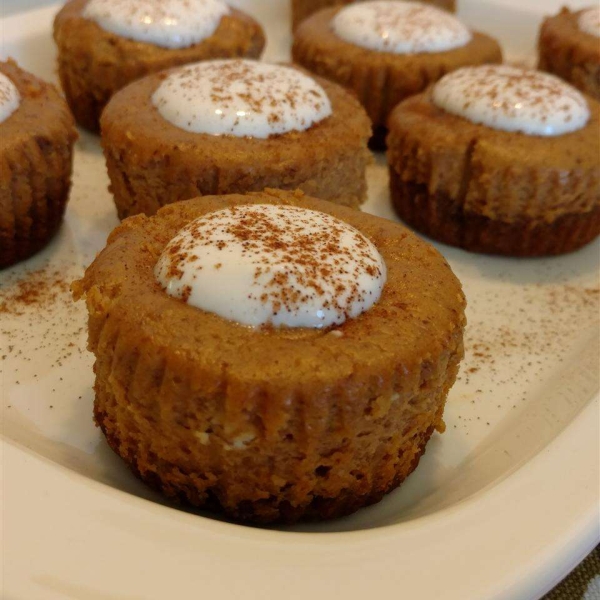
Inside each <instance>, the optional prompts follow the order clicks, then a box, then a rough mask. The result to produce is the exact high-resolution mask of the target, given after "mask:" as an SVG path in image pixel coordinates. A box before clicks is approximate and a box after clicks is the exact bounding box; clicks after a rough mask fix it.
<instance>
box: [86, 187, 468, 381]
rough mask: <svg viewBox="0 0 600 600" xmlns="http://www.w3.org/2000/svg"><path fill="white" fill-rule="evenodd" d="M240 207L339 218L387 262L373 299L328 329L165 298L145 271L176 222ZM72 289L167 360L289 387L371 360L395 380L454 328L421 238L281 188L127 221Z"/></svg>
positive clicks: (447, 283)
mask: <svg viewBox="0 0 600 600" xmlns="http://www.w3.org/2000/svg"><path fill="white" fill-rule="evenodd" d="M244 204H272V205H276V206H281V205H286V206H298V207H303V208H307V209H310V210H316V211H319V212H322V213H325V214H328V215H331V216H333V217H336V218H338V219H341V220H343V221H345V222H346V223H348V224H350V225H352V226H353V227H355V228H356V229H358V230H359V231H360V232H361V233H362V234H363V235H364V236H365V237H366V238H368V239H369V240H370V241H371V242H372V243H373V244H374V245H375V246H376V248H377V250H378V251H379V253H380V254H381V256H382V257H383V259H384V260H385V263H386V265H387V283H386V285H385V287H384V290H383V293H382V295H381V298H380V300H379V302H377V303H376V304H375V305H374V306H372V307H371V308H370V309H369V310H368V311H366V312H364V313H362V314H361V315H359V316H357V317H356V318H353V319H349V320H347V321H345V322H344V323H343V324H342V325H340V326H339V327H336V328H335V329H334V331H333V332H332V331H331V330H329V329H324V330H317V329H311V328H303V327H301V328H262V329H258V330H256V329H252V328H248V327H245V326H241V325H239V324H236V323H234V322H232V321H230V320H227V319H224V318H223V317H221V316H218V315H216V314H214V313H210V312H206V311H203V310H200V309H198V308H195V307H193V306H190V305H188V304H186V303H184V302H182V301H181V300H178V299H176V298H172V297H170V296H168V295H167V294H166V293H165V292H164V290H163V289H162V287H161V286H160V285H159V283H158V282H157V281H156V278H155V276H154V269H155V267H156V264H157V261H158V258H159V256H160V254H161V253H162V252H163V250H164V249H165V247H166V246H167V244H168V243H169V242H170V241H171V240H172V239H173V237H174V236H175V235H176V233H177V232H178V231H179V230H180V229H181V228H182V227H184V226H185V225H187V224H189V223H190V222H191V221H193V220H194V219H196V218H198V217H201V216H202V215H206V214H209V213H211V212H213V211H215V210H219V209H224V208H227V207H231V206H239V205H244ZM76 291H77V293H78V294H80V295H81V294H84V293H85V294H87V296H88V299H89V298H90V297H93V298H94V299H95V301H97V300H99V299H101V298H102V303H103V304H105V303H109V305H110V306H108V305H107V306H106V309H108V310H110V312H111V314H112V315H113V316H115V318H119V319H120V320H121V321H122V322H123V323H124V326H127V328H128V329H131V330H132V331H137V332H138V335H139V337H140V343H141V344H143V343H144V339H145V338H146V337H147V336H151V337H152V339H153V343H154V344H155V345H159V346H160V347H163V348H165V349H166V351H167V352H169V351H170V349H173V351H174V352H175V354H174V356H173V358H174V360H183V361H191V363H195V364H197V365H204V364H207V363H210V364H223V365H226V367H225V368H227V369H228V371H229V372H231V373H235V374H236V378H239V379H240V381H241V380H244V381H245V382H246V383H248V384H251V382H252V381H256V380H257V379H260V380H265V379H267V380H269V381H272V382H273V385H275V384H277V382H280V383H281V384H282V385H289V386H290V387H291V388H294V389H295V388H296V387H297V386H298V385H302V382H303V381H314V378H315V377H316V378H318V379H319V380H321V381H323V382H326V381H330V380H331V381H334V380H335V381H339V380H340V378H344V377H352V373H353V372H354V371H355V370H357V369H359V370H363V371H369V370H370V369H371V366H372V365H375V364H376V365H377V369H376V370H377V372H378V373H379V374H380V376H384V374H385V376H389V377H390V378H392V379H394V378H396V377H398V378H401V377H402V376H403V374H402V372H397V368H398V367H397V365H398V364H400V365H402V369H406V370H407V372H408V370H414V369H415V368H418V367H417V365H420V364H421V363H422V361H423V357H431V359H432V360H437V358H438V357H439V355H440V352H442V351H443V349H444V348H446V347H447V343H448V340H449V339H450V338H451V336H452V335H453V334H454V333H455V332H456V328H462V327H463V324H464V323H463V322H464V303H465V302H464V296H463V294H462V291H461V286H460V283H459V282H458V280H457V279H456V277H455V276H454V275H453V273H452V271H451V270H450V268H449V267H448V265H447V263H446V262H445V260H444V259H443V258H442V257H441V256H440V254H439V253H438V252H437V251H436V250H435V249H434V248H432V247H431V246H430V245H429V244H427V243H426V242H424V241H422V240H420V239H419V238H418V237H417V236H415V235H413V234H412V233H410V232H409V231H408V230H406V229H404V228H403V227H402V226H400V225H398V224H396V223H392V222H391V221H387V220H384V219H380V218H377V217H373V216H370V215H366V214H361V213H357V212H355V211H352V210H350V209H346V208H343V207H340V206H336V205H333V204H331V203H328V202H324V201H320V200H315V199H312V198H307V197H303V196H302V195H295V194H292V193H287V192H275V191H273V192H267V193H257V194H249V195H247V196H239V195H235V196H221V197H203V198H202V199H195V200H190V201H185V202H179V203H176V204H173V205H169V206H167V207H165V208H163V209H161V210H160V211H159V213H158V214H157V215H156V216H155V217H152V218H147V217H144V216H136V217H132V218H130V219H127V220H126V221H124V222H123V224H122V225H121V226H120V227H118V228H117V229H116V230H115V231H114V232H113V233H112V234H111V236H110V238H109V241H108V246H107V248H106V249H105V250H104V251H103V252H102V253H101V254H100V256H99V257H98V258H97V259H96V261H95V262H94V263H93V264H92V265H91V266H90V267H89V269H88V270H87V272H86V275H85V277H84V279H83V280H82V281H81V282H79V283H78V284H76Z"/></svg>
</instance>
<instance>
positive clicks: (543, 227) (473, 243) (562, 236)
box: [390, 168, 600, 256]
mask: <svg viewBox="0 0 600 600" xmlns="http://www.w3.org/2000/svg"><path fill="white" fill-rule="evenodd" d="M390 192H391V198H392V202H393V204H394V208H395V209H396V213H397V214H398V216H399V217H400V218H401V219H402V220H403V221H404V222H405V223H407V224H408V225H410V226H411V227H413V228H414V229H416V230H417V231H419V232H421V233H424V234H425V235H427V236H429V237H431V238H433V239H435V240H438V241H440V242H443V243H445V244H449V245H451V246H458V247H459V248H464V249H465V250H470V251H472V252H481V253H484V254H502V255H506V256H548V255H555V254H566V253H568V252H573V251H574V250H577V249H579V248H581V247H583V246H585V245H586V244H588V243H589V242H591V241H592V240H593V239H594V238H596V237H597V236H598V235H599V234H600V207H597V208H595V209H594V210H592V211H589V212H586V213H575V214H566V215H563V216H561V217H559V218H557V219H556V220H554V221H552V222H550V223H547V222H544V221H541V220H532V219H521V220H519V221H514V222H512V223H508V222H504V221H496V220H493V219H490V218H488V217H485V216H482V215H478V214H474V213H466V212H464V211H463V210H462V207H461V206H460V205H457V204H456V202H455V201H453V200H452V199H451V198H450V197H449V196H448V195H447V194H444V193H434V194H430V193H429V191H428V188H427V185H425V184H422V183H414V182H411V181H403V180H402V179H401V177H400V176H399V175H398V174H397V173H396V171H395V170H394V169H393V168H390Z"/></svg>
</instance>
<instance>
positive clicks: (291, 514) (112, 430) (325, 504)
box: [94, 390, 442, 524]
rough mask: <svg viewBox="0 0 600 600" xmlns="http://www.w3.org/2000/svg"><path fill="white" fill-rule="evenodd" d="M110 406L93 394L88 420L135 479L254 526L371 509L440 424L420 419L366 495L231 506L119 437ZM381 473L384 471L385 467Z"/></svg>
mask: <svg viewBox="0 0 600 600" xmlns="http://www.w3.org/2000/svg"><path fill="white" fill-rule="evenodd" d="M114 401H115V399H114V397H113V398H111V397H110V395H106V394H102V393H98V390H96V400H95V403H94V419H95V421H96V424H97V425H98V426H99V427H100V429H101V430H102V432H103V433H104V436H105V437H106V440H107V442H108V445H109V446H110V447H111V449H112V450H113V451H114V452H115V453H116V454H117V455H118V456H120V457H121V458H122V459H123V460H124V461H125V463H126V464H127V466H128V467H129V469H130V470H131V471H132V472H133V474H134V475H135V476H136V477H138V478H139V479H141V480H142V481H143V482H144V483H145V484H146V485H148V486H149V487H151V488H152V489H154V490H156V491H158V492H160V493H162V494H163V495H165V496H166V497H167V498H169V500H171V501H172V502H173V503H174V504H183V505H185V504H187V505H192V506H195V507H197V508H202V509H206V510H209V511H212V512H215V513H225V514H226V515H227V516H229V517H230V518H232V519H234V520H237V521H244V522H248V523H257V524H261V523H262V524H266V523H282V524H285V523H287V524H290V523H295V522H297V521H299V520H302V521H323V520H327V519H334V518H338V517H343V516H345V515H349V514H352V513H354V512H356V511H357V510H358V509H360V508H363V507H365V506H370V505H371V504H376V503H377V502H379V501H380V500H381V499H382V498H383V497H384V496H385V495H386V494H388V493H390V492H392V491H393V490H395V489H396V488H397V487H398V486H400V484H401V483H402V482H403V481H404V480H405V479H406V478H407V477H408V476H409V475H410V474H411V473H412V472H413V471H414V470H415V469H416V468H417V466H418V465H419V461H420V460H421V457H422V456H423V454H424V453H425V447H426V446H427V442H428V441H429V438H430V437H431V435H432V434H433V432H434V430H435V429H436V427H438V428H439V427H440V424H441V423H442V421H441V414H442V411H439V413H437V414H436V415H434V418H433V419H425V420H424V421H423V422H422V423H419V425H418V426H416V427H414V428H413V429H412V430H411V431H410V433H409V434H408V435H407V436H406V441H405V443H404V444H403V445H402V446H401V448H400V450H399V452H398V459H399V460H398V462H397V463H396V464H395V465H394V467H393V469H392V470H391V477H388V478H381V479H378V480H377V481H375V482H374V484H373V485H372V486H371V487H370V489H368V490H365V491H363V490H359V489H345V490H343V491H342V492H341V493H340V494H338V495H337V496H335V497H331V498H328V497H325V496H314V497H313V498H312V500H311V501H310V502H309V503H307V504H303V505H298V506H293V505H292V504H291V503H290V502H289V501H287V500H285V499H283V498H280V497H277V496H271V497H269V498H268V499H263V500H254V501H252V500H242V501H240V502H239V503H238V504H236V505H231V504H229V503H225V502H223V501H222V500H221V498H220V495H219V492H218V490H217V489H216V488H215V489H211V488H208V489H207V488H205V487H204V486H200V487H199V486H198V485H197V481H198V480H200V481H204V477H203V475H202V474H201V473H183V472H182V471H181V469H180V468H179V467H178V465H177V464H175V463H172V462H169V461H166V460H164V459H161V458H159V457H157V456H155V455H153V454H152V453H151V452H150V453H149V452H148V448H147V447H146V446H145V443H144V440H143V439H141V438H137V437H136V435H135V430H128V431H127V432H126V433H124V432H123V431H122V429H120V428H119V426H118V425H117V424H116V423H115V422H114V421H113V420H112V419H111V418H110V417H109V416H108V413H107V412H106V410H107V408H108V406H109V405H110V404H112V403H114ZM108 410H110V408H108ZM392 460H393V457H391V456H390V457H389V462H390V463H391V462H392ZM385 471H389V467H388V469H385Z"/></svg>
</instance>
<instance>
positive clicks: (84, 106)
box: [54, 0, 265, 132]
mask: <svg viewBox="0 0 600 600" xmlns="http://www.w3.org/2000/svg"><path fill="white" fill-rule="evenodd" d="M89 1H90V0H69V1H68V2H67V3H66V4H65V5H64V6H63V7H62V9H61V10H60V12H59V13H58V14H57V15H56V18H55V21H54V40H55V42H56V45H57V48H58V73H59V75H60V80H61V84H62V87H63V90H64V92H65V95H66V98H67V102H68V103H69V106H70V107H71V110H72V112H73V114H74V115H75V119H76V120H77V122H78V123H79V124H80V125H81V126H83V127H85V128H86V129H89V130H90V131H94V132H97V131H99V119H100V115H101V113H102V110H103V109H104V107H105V106H106V104H107V102H108V101H109V100H110V98H111V97H112V96H113V95H114V94H115V93H116V92H117V91H118V90H120V89H122V88H123V87H125V86H126V85H127V84H129V83H131V82H132V81H135V80H136V79H140V78H141V77H143V76H145V75H148V74H150V73H156V72H159V71H163V70H164V69H168V68H171V67H175V66H178V65H183V64H188V63H193V62H196V61H200V60H210V59H215V58H234V57H248V58H259V57H260V55H261V54H262V51H263V48H264V45H265V36H264V32H263V30H262V27H261V26H260V24H259V23H258V22H257V21H255V20H254V19H253V18H252V17H250V16H249V15H247V14H245V13H243V12H241V11H239V10H237V9H234V8H231V9H230V11H229V13H228V14H226V15H224V16H223V17H222V19H221V20H220V22H219V24H218V27H217V28H216V30H215V31H214V33H212V34H211V35H209V36H208V37H206V38H204V39H202V40H200V41H198V42H197V43H193V44H191V45H188V46H184V47H164V46H161V45H158V44H155V43H151V42H148V41H139V40H137V39H130V38H128V37H125V36H123V35H119V34H117V33H114V32H112V31H109V30H107V29H104V28H103V27H101V26H100V25H99V24H98V23H97V22H96V21H95V20H93V19H90V18H87V17H86V16H85V9H86V6H87V5H88V3H89ZM120 1H121V2H122V3H131V5H132V6H134V5H135V4H136V3H140V0H120ZM181 1H182V0H178V2H179V3H181ZM146 3H148V2H147V0H143V1H142V4H146ZM168 4H169V3H168V2H167V3H166V4H165V5H164V6H165V7H168ZM160 8H161V7H159V8H158V9H156V8H155V9H153V10H159V9H160Z"/></svg>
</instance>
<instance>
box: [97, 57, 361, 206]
mask: <svg viewBox="0 0 600 600" xmlns="http://www.w3.org/2000/svg"><path fill="white" fill-rule="evenodd" d="M253 64H254V67H253V68H252V69H250V66H252V65H250V63H249V62H248V61H231V62H228V63H227V64H226V65H221V66H219V69H220V75H219V73H217V76H216V77H215V81H216V83H214V82H212V83H210V84H208V85H207V86H205V88H207V89H208V88H209V87H210V86H214V88H211V89H214V90H216V91H214V94H213V92H211V91H210V90H209V92H207V94H209V95H210V97H209V98H208V99H207V98H205V100H208V101H210V102H213V101H215V102H218V99H219V98H223V97H224V98H225V100H224V102H225V104H226V105H227V109H228V110H230V111H231V110H234V111H235V109H237V108H238V106H239V105H242V104H243V105H245V106H246V112H245V113H244V114H246V117H244V118H241V119H238V121H241V123H239V122H231V125H232V127H237V126H243V124H244V123H243V121H244V120H245V119H246V120H248V119H250V120H251V118H253V117H256V118H262V117H265V116H266V117H267V118H268V122H267V123H265V126H267V125H268V126H269V127H271V128H273V130H274V131H276V130H278V129H277V127H278V126H280V125H282V124H283V123H284V118H283V116H282V114H281V111H280V110H279V104H278V103H277V102H275V104H274V105H273V93H274V92H273V87H272V85H271V84H262V83H260V81H261V79H260V78H261V77H262V75H261V74H258V75H255V74H253V73H252V72H251V71H253V70H254V69H255V68H256V69H258V68H260V69H266V68H270V67H271V65H265V64H264V63H260V64H257V63H253ZM204 65H205V66H207V64H204ZM215 68H216V67H215ZM282 68H283V69H285V70H286V71H290V70H291V69H288V68H284V67H282ZM294 72H296V71H294ZM179 73H182V71H176V70H173V71H169V72H166V73H162V74H157V75H151V76H149V77H147V78H144V79H142V80H140V81H138V82H136V83H134V84H132V85H130V86H128V87H127V88H126V89H124V90H122V91H121V92H119V93H117V94H116V95H115V96H114V97H113V99H112V100H111V102H110V103H109V105H108V106H107V108H106V110H105V111H104V114H103V116H102V146H103V148H104V154H105V157H106V164H107V167H108V174H109V177H110V181H111V187H110V189H111V192H112V194H113V196H114V200H115V204H116V206H117V211H118V214H119V217H120V218H124V217H127V216H130V215H134V214H137V213H140V212H143V213H145V214H147V215H151V214H154V213H155V212H156V211H157V210H158V209H159V208H160V207H161V206H163V205H164V204H168V203H171V202H176V201H179V200H187V199H189V198H193V197H196V196H200V195H202V196H204V195H214V194H230V193H245V192H248V191H261V190H263V189H265V188H268V187H271V188H279V189H301V190H303V191H304V192H305V193H306V194H310V195H313V196H315V197H318V198H322V199H324V200H330V201H332V202H337V203H342V204H346V205H349V206H352V207H358V206H359V205H360V204H361V203H362V202H363V201H364V199H365V197H366V190H367V185H366V172H365V170H366V166H367V165H368V164H369V163H370V161H371V160H372V158H371V154H370V152H369V150H368V148H367V141H368V139H369V136H370V131H371V128H370V124H369V119H368V117H367V115H366V114H365V112H364V110H363V109H362V107H361V106H360V104H359V103H358V102H357V101H356V100H355V99H354V98H353V97H352V96H351V95H350V94H348V93H347V92H346V91H345V90H344V89H342V88H340V87H339V86H336V85H335V84H332V83H330V82H328V81H324V80H321V79H318V78H315V80H314V86H315V87H316V88H321V92H322V95H325V96H326V98H325V100H326V101H328V102H330V104H331V114H330V115H329V116H328V117H326V118H322V119H321V120H319V121H318V122H315V123H314V124H313V125H312V126H310V127H309V128H308V129H305V130H290V131H286V132H283V133H275V134H273V135H269V136H268V137H263V138H259V137H253V136H252V135H241V134H243V133H244V132H243V131H242V132H241V134H240V135H233V134H230V133H227V132H230V130H229V129H227V130H223V131H226V133H225V134H223V135H221V134H219V135H215V134H214V131H215V130H210V132H209V133H203V132H198V131H190V130H188V129H185V128H184V127H187V126H188V124H189V121H187V119H181V114H182V112H181V110H175V109H173V110H172V114H173V115H174V118H176V119H179V121H180V123H179V124H180V125H181V127H180V126H179V125H176V124H174V123H173V122H171V121H169V120H168V119H167V118H165V117H164V116H163V115H162V114H161V112H160V110H162V109H164V102H163V101H162V100H161V101H160V102H159V106H158V107H157V106H156V105H155V103H154V102H153V97H154V95H155V94H156V93H157V91H158V89H159V87H161V86H162V85H163V83H164V82H165V81H166V79H167V78H168V76H169V75H170V74H173V75H174V76H177V75H178V74H179ZM190 77H191V81H190V82H189V83H190V85H192V84H195V83H197V81H198V80H194V77H195V75H191V76H190ZM230 78H234V79H235V81H237V85H240V82H241V81H242V79H244V80H247V81H248V82H249V86H250V87H249V89H250V91H251V92H252V93H253V94H254V96H252V98H251V99H250V100H248V99H249V98H250V93H248V94H246V95H242V96H243V97H242V96H240V95H239V94H238V96H235V98H234V99H235V103H234V104H235V106H234V104H232V101H231V98H232V97H231V96H230V95H229V91H228V90H229V89H230V88H229V86H228V84H227V82H228V81H229V79H230ZM307 79H308V78H307ZM165 85H166V84H165ZM199 85H200V84H199ZM201 85H204V84H201ZM311 91H312V92H315V90H314V89H313V90H311ZM183 93H184V94H187V98H188V99H189V100H190V102H189V103H188V104H187V105H186V107H185V108H186V110H188V111H189V112H190V113H193V114H192V116H190V119H192V118H193V117H196V118H199V115H198V114H197V112H198V111H197V110H196V108H195V106H196V105H197V102H196V101H195V97H194V96H193V94H192V92H189V90H187V89H185V87H184V90H183ZM306 97H307V96H306V95H305V94H301V95H299V94H298V93H297V91H294V93H292V94H287V95H285V94H284V95H283V96H282V97H281V100H282V102H283V103H284V104H285V105H286V107H287V109H289V110H293V108H294V106H296V108H297V107H298V106H299V104H300V101H301V100H302V101H303V100H304V99H305V98H306ZM215 99H216V100H215ZM215 106H216V105H215ZM165 110H166V109H165ZM217 110H220V109H217ZM223 110H225V108H223ZM215 112H216V111H215V110H213V111H212V114H209V111H207V113H206V115H205V118H204V120H202V122H201V123H200V125H202V126H205V125H206V126H211V125H214V126H215V127H220V126H221V123H222V122H221V120H220V119H221V117H216V116H215V114H214V113H215ZM238 112H239V111H238ZM225 116H226V115H225ZM234 118H237V117H235V115H234ZM301 122H302V119H300V120H299V121H298V123H301ZM238 129H239V127H238ZM206 131H209V129H206ZM238 133H240V132H238ZM246 133H252V130H251V129H249V130H248V131H246Z"/></svg>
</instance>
